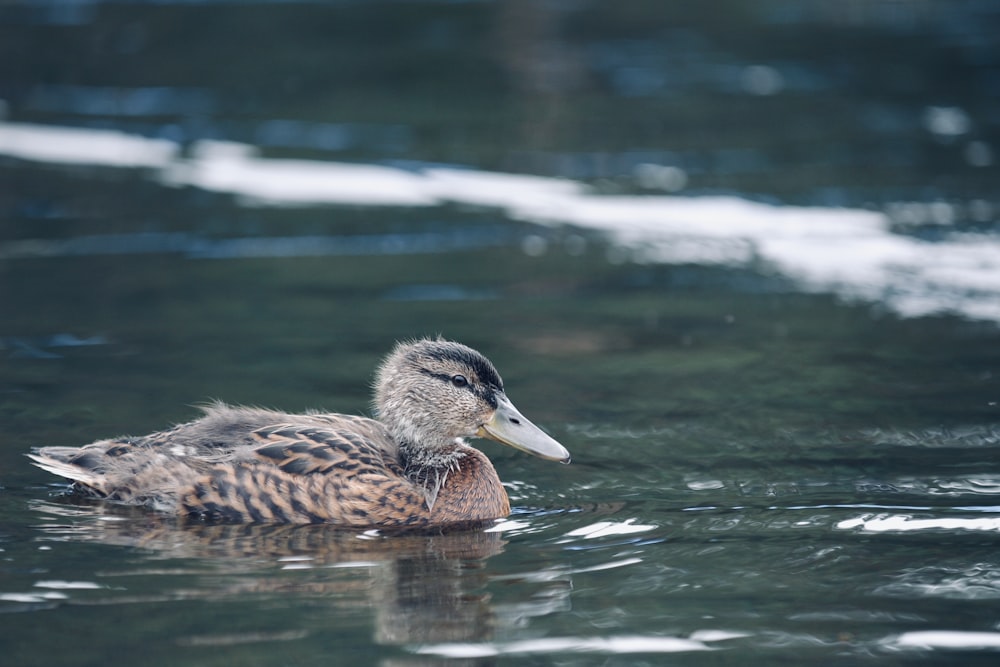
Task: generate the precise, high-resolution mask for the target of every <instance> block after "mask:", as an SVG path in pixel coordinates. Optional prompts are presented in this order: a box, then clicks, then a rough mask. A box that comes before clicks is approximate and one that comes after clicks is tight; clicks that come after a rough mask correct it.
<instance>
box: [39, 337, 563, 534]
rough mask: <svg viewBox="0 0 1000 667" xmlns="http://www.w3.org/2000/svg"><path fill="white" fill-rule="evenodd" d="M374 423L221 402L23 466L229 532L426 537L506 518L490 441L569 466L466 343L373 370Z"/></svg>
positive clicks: (409, 349) (431, 347)
mask: <svg viewBox="0 0 1000 667" xmlns="http://www.w3.org/2000/svg"><path fill="white" fill-rule="evenodd" d="M376 410H377V413H378V416H379V420H374V419H368V418H365V417H357V416H350V415H340V414H323V413H308V414H298V415H296V414H286V413H281V412H275V411H271V410H263V409H258V408H245V407H231V406H228V405H224V404H221V403H219V404H215V405H212V406H210V407H208V408H206V409H205V415H204V416H203V417H201V418H200V419H197V420H195V421H192V422H189V423H186V424H181V425H179V426H175V427H174V428H172V429H169V430H167V431H161V432H158V433H153V434H151V435H148V436H142V437H123V438H114V439H110V440H101V441H98V442H95V443H92V444H90V445H85V446H83V447H44V448H40V449H38V450H36V451H35V452H34V453H33V454H30V455H29V456H30V457H31V458H32V460H33V461H34V462H35V464H36V465H38V466H39V467H41V468H43V469H45V470H48V471H49V472H52V473H55V474H57V475H61V476H63V477H67V478H69V479H71V480H73V481H74V482H75V487H76V489H77V490H79V491H81V492H84V493H88V494H91V495H95V496H99V497H103V498H107V499H109V500H112V501H118V502H122V503H127V504H134V505H148V506H150V507H152V508H155V509H157V510H160V511H166V512H176V513H179V514H183V515H190V516H197V517H204V518H207V519H210V520H216V521H223V522H229V523H238V522H255V523H333V524H339V525H344V526H351V527H359V528H362V527H430V526H445V525H453V524H456V525H457V524H470V523H482V522H485V521H489V520H493V519H497V518H500V517H504V516H506V515H507V514H508V513H509V512H510V505H509V502H508V499H507V494H506V492H505V491H504V489H503V486H502V485H501V483H500V479H499V477H498V476H497V473H496V471H495V470H494V468H493V465H492V463H490V461H489V459H488V458H487V457H486V456H485V455H484V454H483V453H481V452H480V451H478V450H476V449H474V448H472V447H470V446H468V445H467V444H465V442H464V440H463V438H465V437H470V436H483V437H489V438H493V439H495V440H498V441H500V442H504V443H506V444H510V445H512V446H514V447H517V448H520V449H523V450H525V451H529V452H531V453H534V454H536V455H538V456H541V457H543V458H549V459H555V460H562V461H568V458H569V455H568V453H567V452H566V450H565V449H563V448H562V446H561V445H559V444H558V443H556V442H555V441H554V440H552V439H551V438H549V437H548V436H546V435H545V434H544V433H542V432H541V431H540V430H539V429H538V428H537V427H535V426H534V425H532V424H531V422H529V421H528V420H527V419H525V418H524V417H523V416H522V415H521V414H520V413H519V412H517V410H516V409H515V408H514V407H513V405H511V404H510V401H509V400H508V399H507V397H506V394H505V393H504V390H503V383H502V381H501V380H500V376H499V374H497V372H496V369H495V368H493V365H492V364H491V363H490V362H489V361H488V360H487V359H486V358H485V357H483V356H482V355H480V354H479V353H478V352H475V351H474V350H471V349H470V348H467V347H465V346H463V345H460V344H458V343H453V342H449V341H443V340H421V341H417V342H414V343H404V344H400V345H398V346H397V347H396V349H395V350H394V351H393V353H392V354H391V355H390V356H389V357H388V358H387V359H386V361H385V362H384V363H383V364H382V366H381V367H380V368H379V372H378V378H377V382H376Z"/></svg>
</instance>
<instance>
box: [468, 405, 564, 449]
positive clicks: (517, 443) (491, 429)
mask: <svg viewBox="0 0 1000 667" xmlns="http://www.w3.org/2000/svg"><path fill="white" fill-rule="evenodd" d="M498 399H499V400H498V402H497V409H496V412H494V413H493V417H492V418H491V419H490V420H489V421H488V422H486V423H485V424H483V425H482V426H480V427H479V430H478V431H477V432H476V435H478V436H479V437H480V438H489V439H490V440H496V441H497V442H502V443H503V444H505V445H510V446H511V447H513V448H514V449H520V450H521V451H522V452H528V453H529V454H534V455H535V456H538V457H541V458H543V459H548V460H550V461H560V462H562V463H569V452H568V451H566V448H565V447H563V446H562V445H560V444H559V443H558V442H556V441H555V440H553V439H552V438H550V437H549V436H548V435H546V434H545V432H543V431H542V429H540V428H538V427H537V426H535V425H534V424H532V423H531V422H530V421H529V420H528V419H527V418H526V417H525V416H524V415H522V414H521V413H520V412H518V410H517V408H515V407H514V404H513V403H511V402H510V399H508V398H507V397H506V396H504V395H503V394H500V395H499V396H498Z"/></svg>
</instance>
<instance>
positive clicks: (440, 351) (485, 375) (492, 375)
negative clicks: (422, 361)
mask: <svg viewBox="0 0 1000 667" xmlns="http://www.w3.org/2000/svg"><path fill="white" fill-rule="evenodd" d="M413 351H414V357H421V356H423V357H427V358H430V359H434V360H435V361H451V362H454V363H457V364H462V365H464V366H467V367H468V368H471V369H472V370H473V372H474V373H475V375H476V377H477V378H478V379H479V382H480V384H483V385H485V386H487V387H492V388H493V389H496V390H499V391H503V380H501V379H500V374H499V373H498V372H497V369H496V368H495V367H494V366H493V364H492V363H491V362H490V360H489V359H487V358H486V357H484V356H483V355H481V354H480V353H478V352H476V351H475V350H473V349H472V348H469V347H466V346H464V345H461V344H459V343H452V342H449V341H444V340H428V341H422V342H420V343H418V344H417V345H416V346H414V348H413Z"/></svg>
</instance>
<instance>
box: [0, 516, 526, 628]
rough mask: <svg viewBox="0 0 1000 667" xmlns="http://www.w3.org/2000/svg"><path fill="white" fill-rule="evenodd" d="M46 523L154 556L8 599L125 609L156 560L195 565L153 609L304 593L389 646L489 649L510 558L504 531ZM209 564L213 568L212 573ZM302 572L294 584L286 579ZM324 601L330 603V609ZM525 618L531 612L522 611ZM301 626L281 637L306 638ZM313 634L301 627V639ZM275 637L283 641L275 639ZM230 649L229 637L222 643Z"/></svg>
mask: <svg viewBox="0 0 1000 667" xmlns="http://www.w3.org/2000/svg"><path fill="white" fill-rule="evenodd" d="M32 509H33V510H34V511H35V512H37V513H38V514H39V516H41V517H42V518H43V519H44V522H43V523H40V524H37V525H36V526H35V528H36V530H38V531H39V533H40V534H41V538H40V542H41V543H43V544H45V543H51V542H95V543H101V544H109V545H118V546H128V547H137V548H140V549H142V550H144V551H147V552H149V556H147V557H146V559H145V560H146V562H147V564H146V565H145V566H144V567H143V569H141V570H135V569H134V568H126V569H125V570H118V571H113V572H112V571H105V572H99V573H98V582H99V583H98V582H61V583H58V585H56V584H53V583H52V582H46V581H36V582H34V584H33V585H34V588H41V589H52V588H57V589H59V593H58V594H57V597H53V595H51V594H48V593H41V594H36V593H34V592H32V593H21V594H17V593H6V594H5V595H4V597H3V598H2V599H3V600H6V601H8V602H42V601H49V600H68V599H69V591H71V590H83V589H88V590H101V591H102V592H103V593H104V594H105V595H107V596H108V598H107V600H106V601H102V600H101V599H99V598H94V597H93V596H91V597H89V598H87V600H86V601H85V602H84V604H104V603H107V604H123V603H128V602H132V603H135V602H137V601H138V600H137V599H135V598H134V597H131V596H129V595H128V594H125V595H124V596H123V594H122V593H120V592H119V591H122V590H127V588H128V586H127V585H125V586H124V588H122V587H121V586H120V585H119V584H118V582H120V581H123V580H128V579H130V578H135V577H139V576H150V575H154V574H156V572H157V569H156V567H155V562H156V561H157V560H164V561H167V560H169V561H176V560H179V559H181V560H188V561H197V562H198V563H200V565H199V567H197V568H194V569H191V570H189V571H185V570H184V569H181V570H175V569H171V568H167V569H164V570H162V571H161V573H162V574H164V575H170V577H174V576H178V575H179V578H180V580H181V582H182V583H181V588H176V589H169V588H168V589H165V590H161V591H159V592H157V593H156V594H154V595H151V596H146V597H143V598H142V601H144V602H154V601H161V602H162V601H170V600H176V599H185V600H190V599H192V598H207V599H209V600H213V601H220V600H227V599H239V598H241V597H244V596H246V595H253V596H255V597H262V596H263V597H268V598H271V597H276V596H277V597H280V596H286V595H295V596H304V597H307V598H310V599H314V600H316V601H317V604H335V605H345V604H346V605H348V606H354V605H358V606H362V607H366V608H367V607H370V608H372V609H373V610H374V622H375V636H374V639H375V640H376V641H378V642H380V643H386V644H393V645H401V644H410V643H423V642H441V641H481V640H485V639H488V638H489V637H490V636H491V634H492V632H493V630H494V628H495V626H496V622H497V621H496V619H495V613H494V610H493V609H492V608H491V605H490V604H489V602H488V597H487V596H485V595H484V594H483V592H482V588H483V585H484V583H485V581H486V579H487V576H488V575H487V574H486V571H485V570H484V568H483V566H482V563H483V562H484V561H485V560H487V559H489V558H491V557H493V556H496V555H497V554H500V553H502V552H503V549H504V545H505V544H506V542H505V540H504V539H503V536H502V534H501V533H499V532H495V531H486V532H483V531H475V532H459V533H454V534H448V535H434V536H418V535H410V536H403V535H394V536H388V537H387V536H383V535H379V534H378V533H377V532H375V531H371V532H368V533H360V534H359V533H355V532H343V531H338V530H335V529H332V528H331V527H329V526H308V525H307V526H262V525H242V526H241V525H199V524H191V523H185V522H183V521H178V520H175V519H174V518H172V517H159V516H153V515H150V514H145V513H139V512H135V511H129V510H127V509H123V510H116V508H112V507H109V506H107V505H102V504H94V506H93V507H92V508H89V509H88V508H86V507H82V506H70V505H61V504H60V505H57V504H53V503H49V502H36V503H32ZM206 564H207V565H210V566H211V568H210V569H208V570H206V569H205V567H204V566H205V565H206ZM307 571H308V572H307ZM291 572H294V573H295V576H288V573H291ZM324 601H325V602H324ZM521 613H522V614H524V613H527V610H524V609H522V610H521ZM298 632H300V631H298V630H296V631H292V634H291V635H288V634H287V633H286V634H284V635H282V636H281V637H280V638H281V639H298V638H300V636H302V635H300V634H297V633H298ZM301 632H304V631H301ZM268 639H274V637H268ZM227 640H228V641H232V638H231V637H230V636H229V635H223V636H222V637H216V638H215V640H214V641H215V642H217V643H224V642H225V641H227ZM177 641H178V642H181V643H200V644H207V643H210V641H212V640H211V638H210V637H209V636H205V635H199V636H197V637H181V638H178V640H177Z"/></svg>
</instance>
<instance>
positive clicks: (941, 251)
mask: <svg viewBox="0 0 1000 667" xmlns="http://www.w3.org/2000/svg"><path fill="white" fill-rule="evenodd" d="M0 154H5V155H9V156H13V157H16V158H20V159H24V160H33V161H39V162H52V163H62V164H90V165H99V166H109V167H146V168H151V169H153V170H154V176H155V177H156V178H158V179H159V180H160V182H162V183H164V184H167V185H175V186H192V187H197V188H201V189H204V190H209V191H213V192H224V193H230V194H232V195H234V196H236V197H238V198H239V200H240V201H241V202H242V203H243V204H245V205H248V206H314V205H324V204H326V205H330V204H335V205H352V206H408V207H415V206H421V207H422V206H435V205H441V204H445V203H458V204H463V205H471V206H481V207H490V208H496V209H500V210H501V211H503V212H504V213H505V214H506V215H507V216H508V217H509V218H512V219H516V220H522V221H528V222H534V223H538V224H545V225H574V226H577V227H582V228H589V229H593V230H597V231H600V232H601V233H603V234H605V235H607V236H608V237H609V239H610V240H611V241H612V242H613V243H615V244H616V245H617V246H619V248H620V249H621V250H622V251H623V252H624V253H625V255H622V258H625V257H626V256H627V258H629V259H631V260H633V261H638V262H657V263H698V264H710V265H721V266H732V267H741V266H749V265H753V266H761V265H763V266H768V267H770V268H771V269H773V270H774V271H776V272H778V273H780V274H782V275H785V276H787V277H788V278H790V279H793V280H795V281H797V282H798V283H799V285H800V286H801V287H802V288H804V289H807V290H812V291H820V292H834V293H837V294H840V295H841V296H843V297H845V298H848V299H852V300H862V301H879V302H881V303H883V304H885V305H886V306H887V307H889V308H890V309H892V310H894V311H896V312H898V313H900V314H902V315H904V316H920V315H928V314H935V313H946V312H950V313H957V314H961V315H964V316H967V317H971V318H976V319H984V320H993V321H996V322H1000V238H997V236H996V235H986V234H982V235H977V234H962V233H953V234H950V235H948V236H947V237H946V238H945V240H942V241H936V242H928V241H923V240H920V239H917V238H914V237H911V236H905V235H901V234H898V233H894V232H893V231H892V228H891V225H890V221H889V218H888V216H887V215H885V214H883V213H880V212H873V211H865V210H858V209H832V208H820V207H796V206H773V205H769V204H763V203H759V202H751V201H747V200H744V199H740V198H738V197H722V196H719V197H699V198H692V197H677V196H602V195H598V194H595V193H593V192H591V191H589V190H588V188H587V187H586V186H585V185H584V184H582V183H578V182H575V181H570V180H566V179H559V178H544V177H536V176H523V175H515V174H498V173H490V172H483V171H475V170H462V169H447V168H426V169H423V170H416V171H408V170H404V169H400V168H395V167H390V166H378V165H364V164H349V163H336V162H329V161H319V160H287V159H280V160H279V159H270V158H264V157H261V156H260V155H259V154H258V153H257V150H256V148H255V147H253V146H250V145H246V144H238V143H231V142H217V141H202V142H199V143H197V144H195V145H194V146H193V147H192V151H191V155H190V157H189V158H183V157H182V156H181V153H180V147H179V146H178V145H177V144H176V143H174V142H170V141H166V140H162V139H150V138H145V137H141V136H136V135H129V134H125V133H123V132H118V131H112V130H92V129H82V128H60V127H49V126H43V125H31V124H18V123H2V122H0Z"/></svg>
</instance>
